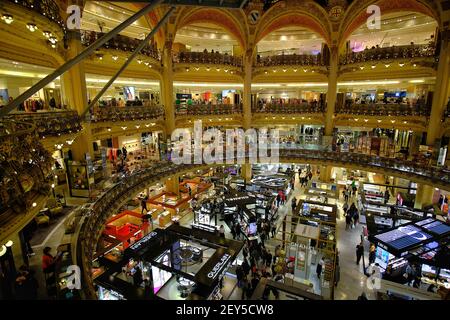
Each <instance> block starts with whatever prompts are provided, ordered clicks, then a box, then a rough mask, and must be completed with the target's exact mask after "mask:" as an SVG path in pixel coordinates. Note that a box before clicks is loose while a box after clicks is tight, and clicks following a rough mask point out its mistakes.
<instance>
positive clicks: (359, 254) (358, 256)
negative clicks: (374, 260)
mask: <svg viewBox="0 0 450 320" xmlns="http://www.w3.org/2000/svg"><path fill="white" fill-rule="evenodd" d="M363 254H364V245H363V243H362V242H361V243H360V244H358V245H357V246H356V264H357V265H359V261H360V260H361V257H362V256H363Z"/></svg>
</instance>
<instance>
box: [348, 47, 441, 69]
mask: <svg viewBox="0 0 450 320" xmlns="http://www.w3.org/2000/svg"><path fill="white" fill-rule="evenodd" d="M435 54H436V47H435V45H434V44H423V45H422V44H420V45H418V44H412V45H405V46H392V47H386V48H371V49H366V50H363V51H360V52H349V53H348V54H346V55H342V56H341V57H340V63H341V64H343V65H345V64H352V63H359V62H365V61H376V60H390V59H411V58H417V57H434V55H435Z"/></svg>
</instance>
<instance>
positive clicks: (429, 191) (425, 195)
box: [414, 184, 435, 209]
mask: <svg viewBox="0 0 450 320" xmlns="http://www.w3.org/2000/svg"><path fill="white" fill-rule="evenodd" d="M434 191H435V190H434V187H432V186H429V185H426V184H417V190H416V200H415V201H414V208H416V209H422V208H423V207H424V206H426V205H430V204H432V203H433V195H434Z"/></svg>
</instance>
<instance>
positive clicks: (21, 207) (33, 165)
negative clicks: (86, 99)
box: [0, 117, 53, 243]
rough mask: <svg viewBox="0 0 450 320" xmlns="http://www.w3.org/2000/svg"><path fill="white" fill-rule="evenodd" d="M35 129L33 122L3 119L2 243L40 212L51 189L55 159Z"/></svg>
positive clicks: (0, 143)
mask: <svg viewBox="0 0 450 320" xmlns="http://www.w3.org/2000/svg"><path fill="white" fill-rule="evenodd" d="M35 129H36V127H35V125H34V124H33V123H29V122H23V121H18V120H11V119H6V117H4V118H2V119H1V120H0V154H1V156H0V163H1V168H2V170H1V179H2V183H1V184H0V243H4V241H6V240H5V239H6V238H7V237H9V236H10V234H11V233H14V232H16V233H17V230H20V228H23V227H24V226H25V224H26V223H28V222H29V221H30V220H31V219H32V218H33V217H34V215H35V214H37V211H38V210H39V209H38V208H41V207H40V206H41V205H43V204H44V202H45V200H46V199H47V196H48V194H49V192H50V185H49V183H48V182H49V176H50V175H51V166H52V164H53V159H52V157H51V155H50V153H49V152H48V151H47V150H46V149H45V148H44V147H43V145H42V144H41V143H40V142H39V139H38V138H37V137H36V133H35V132H36V131H35ZM52 177H53V176H52ZM38 204H39V206H38Z"/></svg>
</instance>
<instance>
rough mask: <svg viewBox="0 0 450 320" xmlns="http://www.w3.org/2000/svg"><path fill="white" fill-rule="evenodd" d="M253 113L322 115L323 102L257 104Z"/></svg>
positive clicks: (323, 109)
mask: <svg viewBox="0 0 450 320" xmlns="http://www.w3.org/2000/svg"><path fill="white" fill-rule="evenodd" d="M252 112H253V113H280V114H284V113H323V112H325V103H323V102H317V101H316V102H299V103H283V104H282V103H267V104H263V103H259V104H258V106H254V107H253V108H252Z"/></svg>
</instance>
